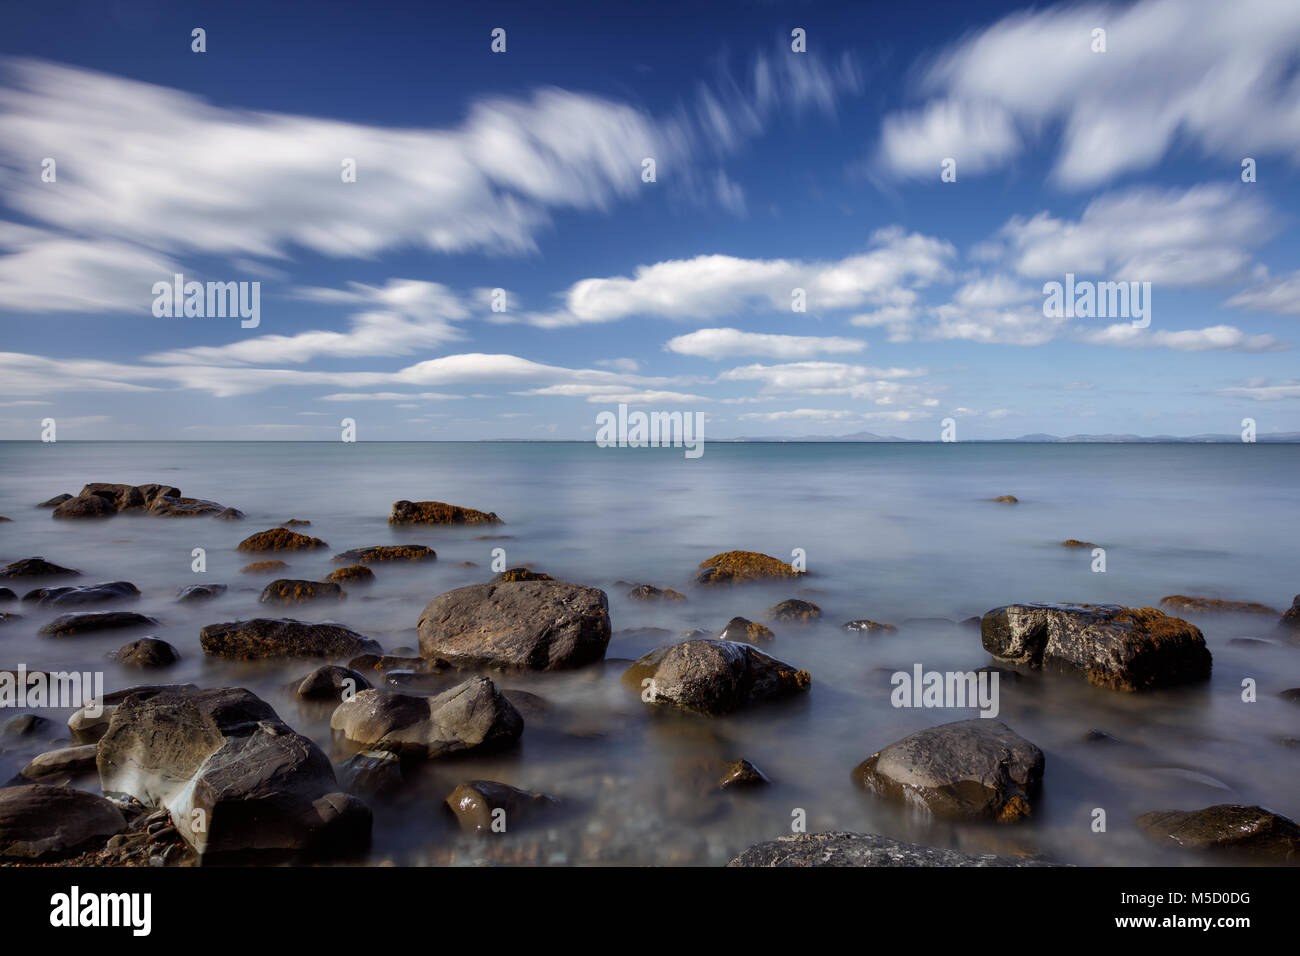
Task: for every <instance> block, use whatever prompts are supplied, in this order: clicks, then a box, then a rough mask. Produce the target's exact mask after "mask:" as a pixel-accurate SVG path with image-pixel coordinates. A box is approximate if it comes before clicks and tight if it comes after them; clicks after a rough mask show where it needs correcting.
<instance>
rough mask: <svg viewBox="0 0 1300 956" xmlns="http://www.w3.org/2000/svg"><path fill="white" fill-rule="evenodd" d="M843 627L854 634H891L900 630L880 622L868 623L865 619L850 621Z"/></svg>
mask: <svg viewBox="0 0 1300 956" xmlns="http://www.w3.org/2000/svg"><path fill="white" fill-rule="evenodd" d="M841 627H843V628H844V630H846V631H849V632H851V633H853V634H889V633H892V632H894V631H897V630H898V628H896V627H894V625H892V624H881V623H880V622H879V621H868V620H867V619H865V618H861V619H859V620H856V621H849V622H848V623H846V624H843V625H841Z"/></svg>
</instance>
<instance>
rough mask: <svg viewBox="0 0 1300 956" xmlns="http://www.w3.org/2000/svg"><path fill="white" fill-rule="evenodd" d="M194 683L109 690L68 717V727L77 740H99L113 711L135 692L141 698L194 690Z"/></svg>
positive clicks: (138, 685)
mask: <svg viewBox="0 0 1300 956" xmlns="http://www.w3.org/2000/svg"><path fill="white" fill-rule="evenodd" d="M194 689H195V688H194V685H193V684H137V685H136V686H134V687H125V688H123V689H121V690H115V691H109V692H108V693H107V694H104V695H103V696H102V697H94V698H91V699H90V700H89V701H88V702H87V703H86V705H85V706H84V707H82V708H81V709H79V710H78V711H77V712H76V713H74V714H73V715H72V716H71V717H69V718H68V729H69V730H70V731H72V738H73V739H74V740H77V741H82V742H85V741H91V740H98V739H99V738H100V737H102V736H104V733H105V731H107V730H108V724H109V721H111V720H112V719H113V712H114V711H116V710H117V708H118V706H119V705H120V704H121V703H122V701H124V700H126V699H127V698H128V697H130V696H132V695H133V694H134V695H136V696H139V697H141V698H144V697H152V696H153V695H154V694H158V693H161V692H163V691H169V690H194Z"/></svg>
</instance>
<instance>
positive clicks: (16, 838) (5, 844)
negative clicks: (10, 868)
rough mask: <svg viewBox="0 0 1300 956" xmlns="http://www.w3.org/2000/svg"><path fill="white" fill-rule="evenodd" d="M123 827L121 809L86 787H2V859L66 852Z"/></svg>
mask: <svg viewBox="0 0 1300 956" xmlns="http://www.w3.org/2000/svg"><path fill="white" fill-rule="evenodd" d="M124 829H126V818H125V817H123V816H122V811H121V810H119V809H118V808H117V807H115V806H114V805H113V804H112V803H111V802H109V801H108V800H105V799H104V798H103V797H100V796H96V795H95V794H93V793H87V792H86V791H84V790H73V789H72V788H71V787H50V786H46V785H44V784H30V785H27V786H21V787H5V788H4V789H0V860H39V859H42V858H46V857H56V856H65V855H68V854H71V853H75V852H76V851H78V850H81V849H84V848H85V847H87V846H88V845H91V844H95V843H100V842H103V841H105V840H107V839H108V838H109V837H111V836H113V835H114V834H117V833H120V832H121V831H122V830H124Z"/></svg>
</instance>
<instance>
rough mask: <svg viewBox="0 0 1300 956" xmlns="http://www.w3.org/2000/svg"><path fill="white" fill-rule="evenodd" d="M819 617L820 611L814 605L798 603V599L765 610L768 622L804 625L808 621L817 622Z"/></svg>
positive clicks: (804, 602) (807, 602) (806, 602)
mask: <svg viewBox="0 0 1300 956" xmlns="http://www.w3.org/2000/svg"><path fill="white" fill-rule="evenodd" d="M821 616H822V609H821V608H819V607H818V606H817V605H816V604H813V603H812V602H810V601H800V600H799V599H798V598H791V599H790V600H788V601H782V602H781V603H780V604H774V605H773V606H772V607H770V608H768V609H767V618H768V620H769V621H785V622H787V623H801V624H806V623H808V622H809V621H815V620H817V619H818V618H819V617H821Z"/></svg>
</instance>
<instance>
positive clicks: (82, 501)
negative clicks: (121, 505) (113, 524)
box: [52, 495, 118, 518]
mask: <svg viewBox="0 0 1300 956" xmlns="http://www.w3.org/2000/svg"><path fill="white" fill-rule="evenodd" d="M117 511H118V509H117V507H116V506H115V505H114V504H113V502H112V501H111V500H109V499H108V498H103V497H100V496H99V495H78V496H77V497H75V498H69V499H68V500H67V501H65V502H63V503H62V504H59V505H57V506H55V508H54V511H53V512H52V514H53V516H54V517H56V518H109V517H112V516H113V515H115V514H117Z"/></svg>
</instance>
